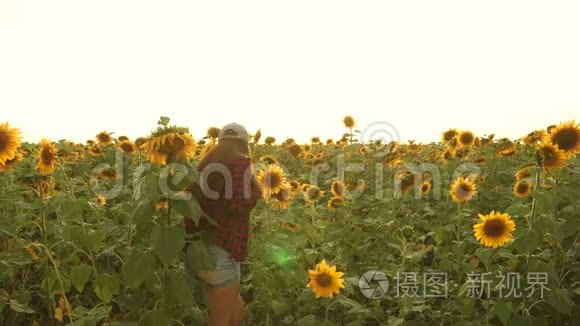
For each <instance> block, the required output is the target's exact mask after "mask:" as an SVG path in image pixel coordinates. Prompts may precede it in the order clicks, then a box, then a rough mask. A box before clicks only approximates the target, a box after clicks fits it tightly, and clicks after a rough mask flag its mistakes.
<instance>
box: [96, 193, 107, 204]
mask: <svg viewBox="0 0 580 326" xmlns="http://www.w3.org/2000/svg"><path fill="white" fill-rule="evenodd" d="M95 200H96V201H97V203H99V205H101V206H105V205H107V200H106V199H105V197H103V196H101V195H98V196H97V197H96V198H95Z"/></svg>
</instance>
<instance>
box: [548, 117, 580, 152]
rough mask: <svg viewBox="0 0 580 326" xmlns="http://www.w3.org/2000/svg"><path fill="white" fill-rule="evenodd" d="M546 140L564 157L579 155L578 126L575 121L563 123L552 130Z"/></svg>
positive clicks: (579, 129) (579, 127) (579, 137)
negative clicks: (556, 147)
mask: <svg viewBox="0 0 580 326" xmlns="http://www.w3.org/2000/svg"><path fill="white" fill-rule="evenodd" d="M546 139H547V140H548V141H549V142H550V143H552V145H558V148H559V149H560V150H561V151H563V152H564V153H566V155H568V156H574V155H576V153H580V124H577V123H576V121H575V120H572V121H568V122H563V123H561V124H559V125H558V126H556V127H555V128H553V129H552V130H551V131H550V133H549V134H548V135H547V136H546Z"/></svg>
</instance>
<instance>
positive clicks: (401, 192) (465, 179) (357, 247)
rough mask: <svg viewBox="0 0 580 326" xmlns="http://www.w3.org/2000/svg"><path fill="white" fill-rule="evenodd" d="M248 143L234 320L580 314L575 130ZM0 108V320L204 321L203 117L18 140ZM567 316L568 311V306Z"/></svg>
mask: <svg viewBox="0 0 580 326" xmlns="http://www.w3.org/2000/svg"><path fill="white" fill-rule="evenodd" d="M343 124H344V126H341V125H337V134H339V135H340V136H339V137H338V139H328V140H321V139H320V138H318V137H313V138H312V139H311V141H310V142H309V143H308V144H299V143H297V142H295V141H294V140H293V139H291V138H288V139H285V140H277V139H274V138H273V137H262V135H261V132H260V131H257V132H255V133H254V134H253V135H252V140H251V143H250V146H251V149H252V158H253V161H254V163H255V170H256V174H257V178H258V181H259V182H260V183H261V185H262V187H263V190H264V192H263V199H262V200H261V201H260V202H259V203H258V206H257V207H256V209H255V210H254V211H253V212H252V217H251V234H250V253H249V259H248V261H247V262H245V263H243V264H242V288H241V291H242V297H243V298H244V301H245V302H246V305H247V309H248V319H247V320H246V324H247V325H483V324H489V325H577V324H578V320H580V309H578V303H579V302H580V278H579V271H580V263H579V258H580V239H579V235H580V233H579V228H580V160H579V158H578V155H577V154H578V153H580V127H579V125H578V124H577V123H576V122H575V121H570V122H562V123H559V124H557V125H552V126H549V127H547V128H546V129H544V130H536V131H532V132H531V133H530V134H528V135H525V136H524V137H522V138H521V139H505V138H504V139H495V138H494V137H493V135H485V136H480V135H475V134H474V133H472V132H470V131H467V130H456V129H450V130H447V131H444V132H443V133H442V135H441V139H440V140H438V141H437V142H433V143H430V144H419V143H415V142H412V141H411V142H408V143H400V142H398V141H395V140H393V141H388V142H387V141H381V140H372V141H361V137H360V136H361V132H360V131H358V130H357V126H356V122H355V119H354V118H353V117H350V116H347V117H345V118H344V120H343ZM21 132H23V131H21V130H19V129H18V127H17V126H12V125H10V124H9V123H8V122H5V123H1V124H0V187H1V188H0V189H1V190H0V325H151V326H153V325H155V326H162V325H203V324H204V323H205V319H206V307H205V303H204V298H203V296H202V293H201V289H200V285H199V283H198V281H197V280H196V279H195V277H194V276H193V275H191V274H190V273H189V272H188V270H187V269H186V267H185V262H186V261H187V260H190V261H191V260H195V261H199V262H204V261H206V260H207V259H208V258H207V256H206V251H205V245H204V241H203V239H200V237H199V236H198V235H197V234H191V235H190V234H186V232H185V229H184V224H183V219H184V218H185V217H187V218H191V219H193V221H195V222H196V223H197V222H199V221H200V220H201V219H204V218H207V217H206V216H205V215H204V213H203V211H202V210H201V209H200V206H199V204H198V203H197V202H196V201H195V199H192V197H191V193H190V191H189V189H190V187H191V184H193V183H195V182H198V181H199V175H198V172H197V170H196V168H195V167H196V164H197V162H198V161H199V159H200V158H201V157H203V156H204V155H205V154H206V153H208V152H209V151H210V150H211V148H212V147H213V146H214V145H215V144H216V142H217V135H218V133H219V129H218V128H209V129H208V130H207V132H206V131H197V132H199V133H204V134H205V135H204V136H203V137H201V138H199V139H194V137H193V136H192V133H190V130H188V129H187V128H182V127H178V126H173V125H171V124H170V121H169V119H168V118H165V117H162V118H161V119H160V120H159V121H158V125H157V129H155V130H154V131H153V132H152V133H151V134H150V135H147V136H144V137H143V138H138V139H129V138H127V137H124V136H120V137H116V136H115V137H114V136H113V135H114V134H113V133H110V132H107V131H103V132H100V133H98V134H97V135H96V137H95V139H93V140H89V141H87V142H86V143H83V144H78V143H74V142H70V141H66V140H61V141H58V142H56V141H53V140H49V139H43V140H42V141H40V143H38V144H31V143H26V142H23V141H22V140H21ZM574 320H576V322H574Z"/></svg>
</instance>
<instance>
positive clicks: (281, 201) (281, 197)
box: [270, 182, 296, 209]
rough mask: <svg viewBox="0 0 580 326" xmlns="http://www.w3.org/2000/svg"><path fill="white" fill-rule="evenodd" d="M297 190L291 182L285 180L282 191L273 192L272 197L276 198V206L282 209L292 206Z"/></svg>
mask: <svg viewBox="0 0 580 326" xmlns="http://www.w3.org/2000/svg"><path fill="white" fill-rule="evenodd" d="M295 195H296V192H295V191H294V190H293V189H292V186H291V185H290V183H288V182H285V183H284V184H283V185H282V187H281V189H280V191H278V192H277V193H275V194H273V195H272V196H271V197H270V198H273V199H275V202H274V206H275V207H278V208H280V209H287V208H288V207H289V206H290V202H291V201H292V199H294V196H295Z"/></svg>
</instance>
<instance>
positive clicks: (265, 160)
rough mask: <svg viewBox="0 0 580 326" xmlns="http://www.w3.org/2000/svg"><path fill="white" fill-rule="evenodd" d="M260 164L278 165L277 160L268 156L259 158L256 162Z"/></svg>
mask: <svg viewBox="0 0 580 326" xmlns="http://www.w3.org/2000/svg"><path fill="white" fill-rule="evenodd" d="M258 161H260V162H263V163H266V164H278V160H277V159H276V158H275V157H273V156H270V155H264V156H262V157H260V159H259V160H258Z"/></svg>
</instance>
